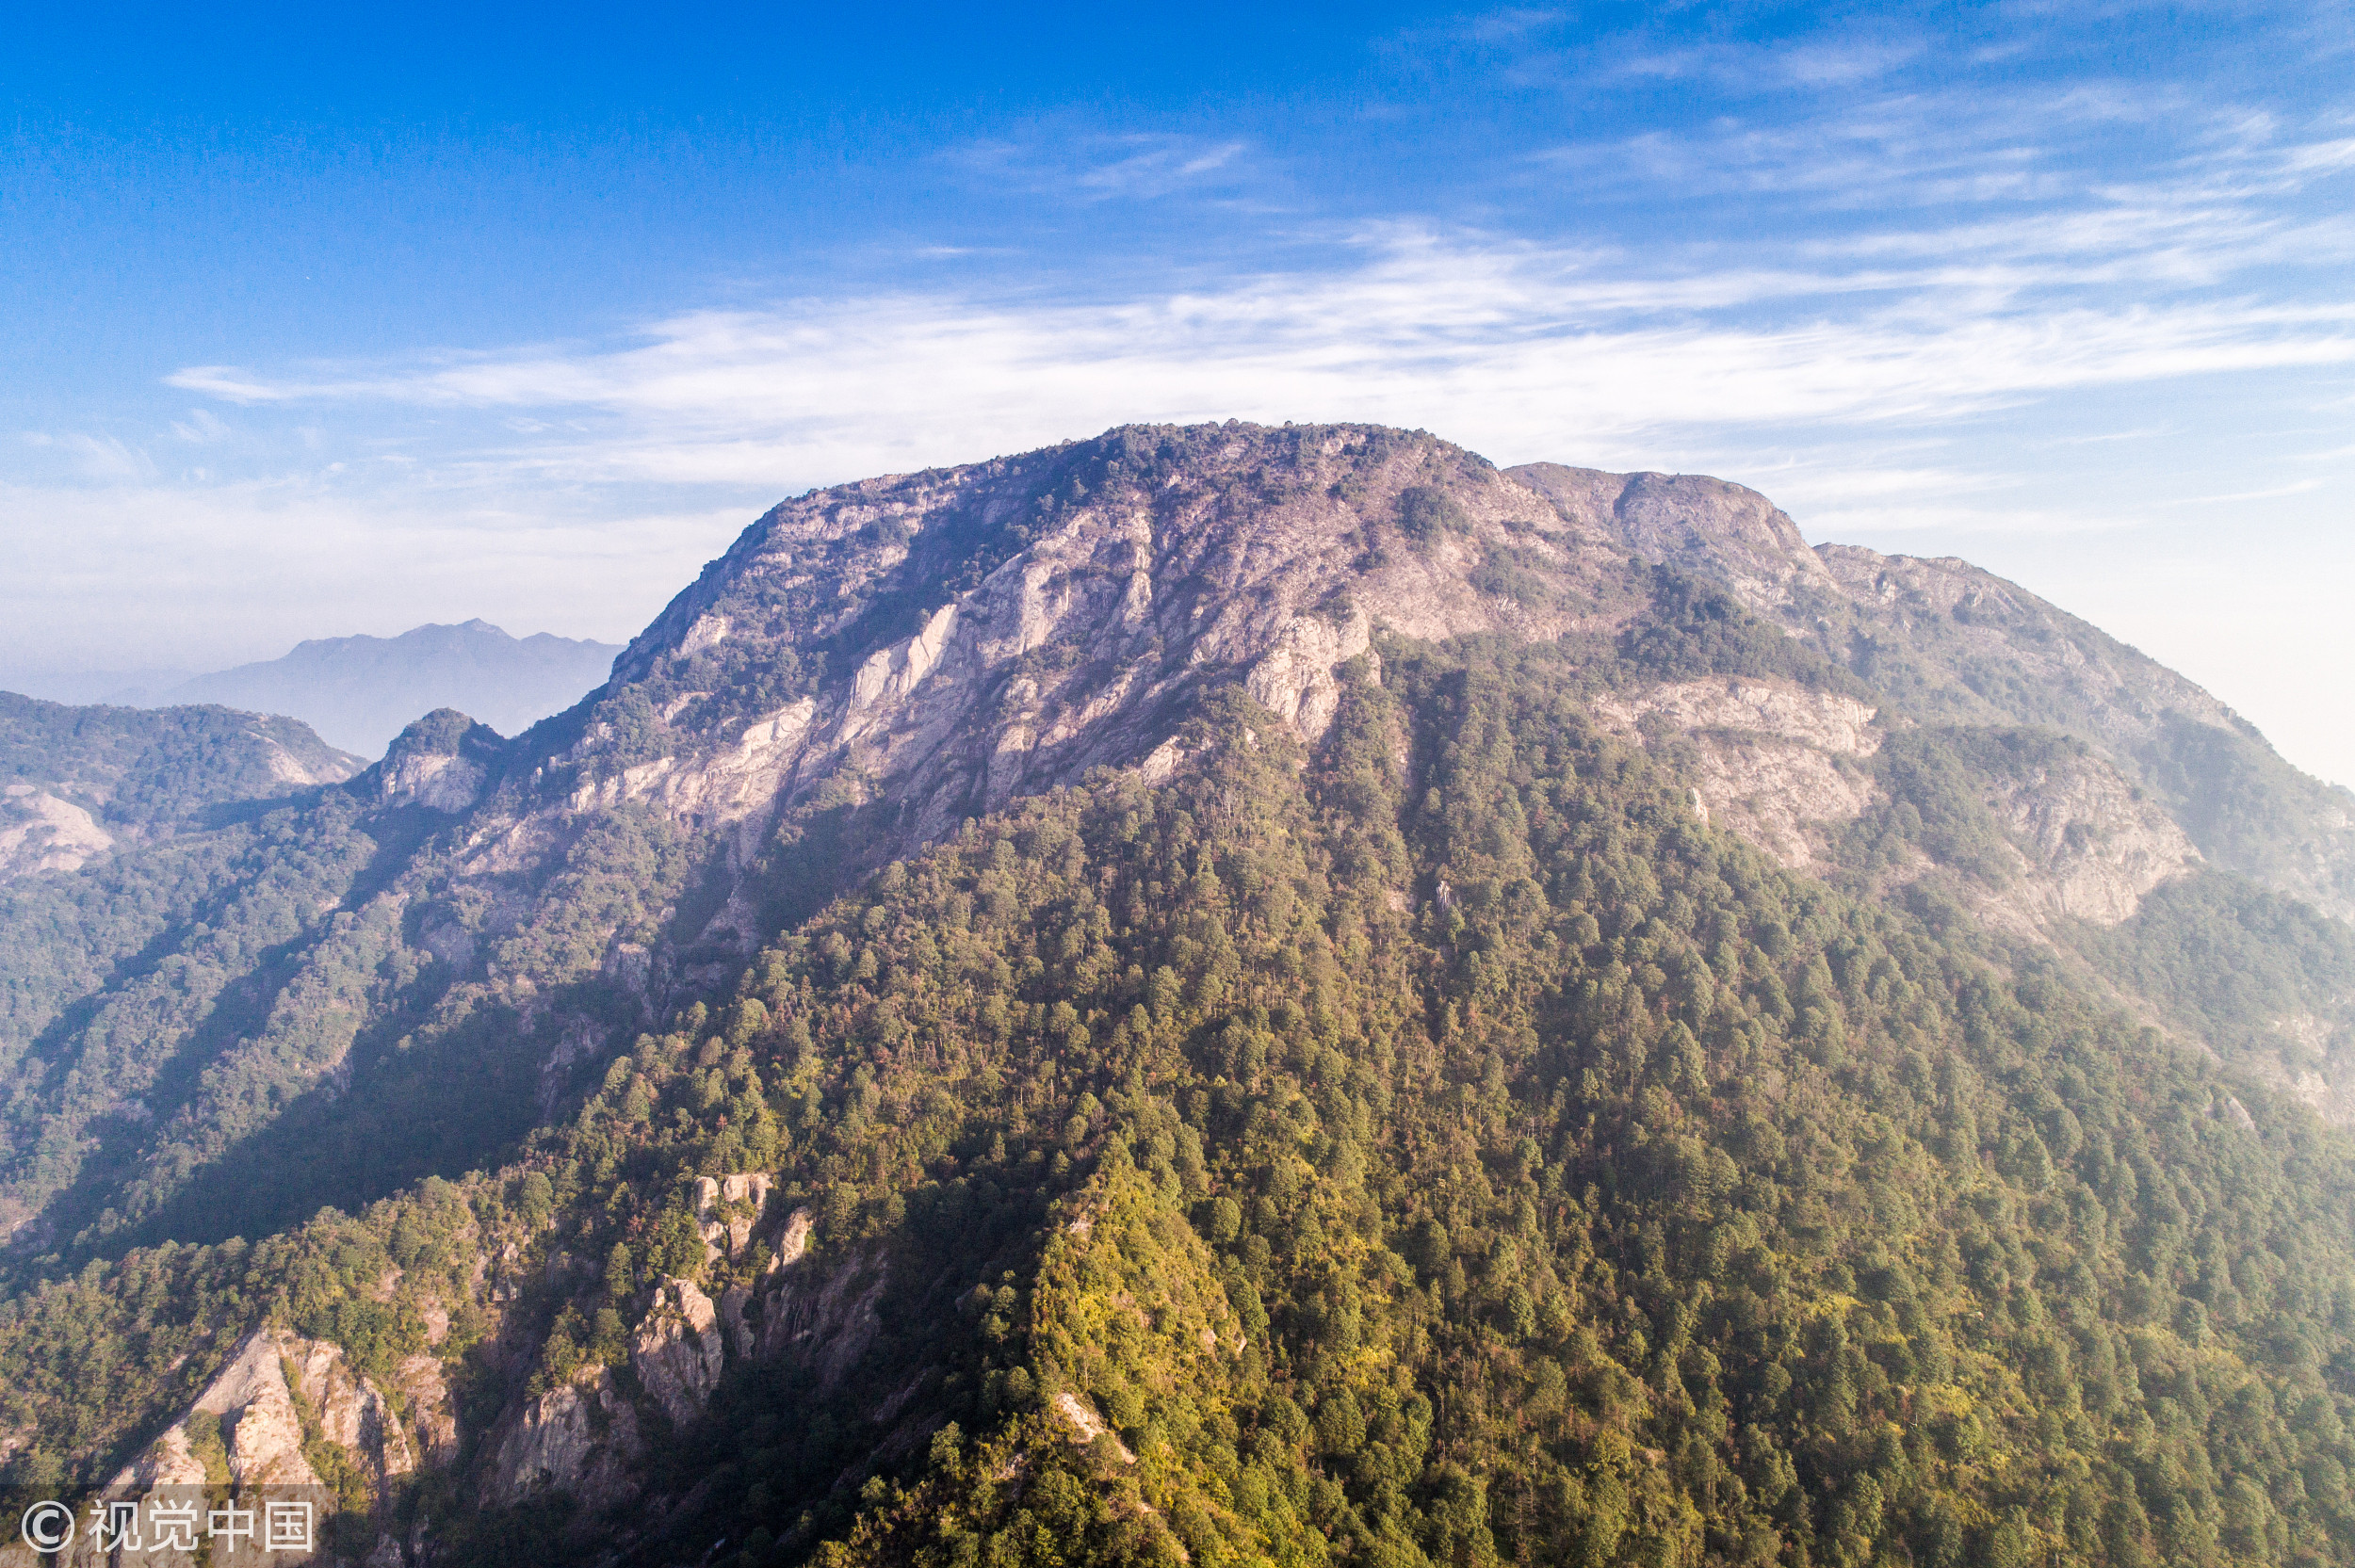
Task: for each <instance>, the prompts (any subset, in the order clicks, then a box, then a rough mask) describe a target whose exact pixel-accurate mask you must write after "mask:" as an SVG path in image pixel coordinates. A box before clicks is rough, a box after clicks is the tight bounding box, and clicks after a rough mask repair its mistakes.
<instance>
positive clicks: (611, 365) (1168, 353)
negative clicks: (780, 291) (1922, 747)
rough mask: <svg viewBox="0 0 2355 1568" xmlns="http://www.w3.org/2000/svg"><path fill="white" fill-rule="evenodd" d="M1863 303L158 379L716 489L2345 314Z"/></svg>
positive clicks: (734, 326)
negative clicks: (442, 418) (1080, 441)
mask: <svg viewBox="0 0 2355 1568" xmlns="http://www.w3.org/2000/svg"><path fill="white" fill-rule="evenodd" d="M1876 286H1877V287H1879V288H1880V289H1881V291H1882V292H1883V293H1884V294H1885V295H1886V298H1885V299H1881V300H1879V301H1877V302H1872V303H1867V304H1865V305H1863V306H1862V307H1858V306H1856V305H1854V304H1851V306H1850V308H1849V309H1847V310H1846V311H1845V312H1844V313H1842V314H1838V315H1835V314H1833V313H1831V312H1830V311H1822V312H1818V313H1814V314H1811V315H1804V316H1802V317H1800V318H1799V319H1796V320H1793V321H1790V322H1788V323H1784V324H1770V325H1753V324H1748V323H1746V322H1743V321H1741V320H1738V319H1726V318H1725V317H1726V316H1727V315H1730V313H1733V312H1735V311H1736V308H1737V307H1742V306H1750V305H1756V304H1758V303H1760V302H1762V301H1767V300H1778V301H1780V300H1787V299H1793V298H1802V297H1808V296H1824V295H1828V294H1832V293H1835V292H1849V293H1854V292H1855V291H1856V284H1855V283H1854V281H1850V282H1849V283H1847V284H1846V285H1844V287H1843V285H1840V284H1838V283H1834V282H1833V281H1831V280H1829V279H1827V278H1824V277H1821V276H1809V275H1803V274H1795V273H1790V272H1778V271H1769V270H1763V269H1761V270H1756V271H1746V272H1732V273H1728V274H1723V275H1716V276H1706V277H1700V278H1691V279H1667V280H1649V279H1644V278H1631V277H1625V276H1614V275H1611V274H1609V273H1608V272H1605V271H1603V270H1601V269H1600V267H1598V266H1597V264H1596V263H1595V261H1594V259H1593V258H1588V257H1583V256H1571V257H1567V258H1566V257H1564V256H1562V255H1561V254H1559V253H1556V252H1554V251H1550V250H1547V249H1544V248H1540V247H1535V246H1532V245H1529V244H1526V243H1519V242H1480V241H1470V240H1462V239H1456V240H1443V239H1440V238H1437V237H1435V236H1432V235H1430V234H1417V233H1411V232H1408V233H1402V232H1389V233H1386V234H1380V235H1376V236H1371V237H1368V238H1367V239H1365V240H1364V241H1362V242H1361V244H1360V245H1359V247H1358V261H1357V265H1356V266H1355V267H1351V268H1350V269H1348V270H1346V271H1341V272H1320V273H1316V274H1309V275H1263V276H1259V277H1253V278H1246V279H1238V280H1230V281H1228V282H1226V283H1225V284H1224V285H1223V286H1220V287H1216V288H1206V289H1201V290H1196V291H1189V292H1183V293H1173V294H1168V295H1164V296H1161V297H1158V298H1153V299H1135V300H1128V301H1119V302H1113V303H1108V304H1093V305H1084V306H1074V305H1066V304H1034V303H1025V302H1021V301H1015V302H1000V301H992V300H988V299H978V298H970V297H957V296H947V295H922V294H899V295H891V296H883V297H870V298H856V299H810V300H801V301H795V302H791V303H788V304H785V305H780V306H778V307H776V308H773V309H768V310H758V311H751V310H737V311H725V312H721V311H703V312H692V313H687V314H682V315H677V316H674V317H671V318H669V319H666V320H663V321H660V322H658V323H655V324H653V325H651V326H650V327H649V328H648V329H646V331H644V333H643V334H642V336H641V337H640V338H639V339H638V340H636V341H633V342H629V343H625V344H622V345H618V346H614V345H585V346H567V345H548V346H539V347H531V348H519V349H515V350H510V351H504V352H477V353H466V354H450V355H444V356H437V357H435V358H432V359H430V360H425V361H418V362H410V363H403V364H382V365H372V366H324V367H318V368H317V370H315V371H314V372H312V373H309V374H285V373H274V372H256V371H251V370H242V369H235V368H231V367H221V366H205V367H193V368H190V369H188V370H185V371H182V372H180V373H179V374H177V375H175V376H174V377H173V378H172V379H171V380H172V384H173V385H175V386H178V387H181V388H184V389H187V390H190V391H195V392H201V393H204V394H207V395H210V396H217V397H220V398H222V399H224V400H228V401H232V402H238V403H246V404H256V405H268V404H319V403H323V404H349V403H358V402H368V401H382V402H389V403H395V404H405V405H411V406H415V407H420V408H430V409H440V410H472V411H479V412H482V413H484V414H486V415H497V416H499V417H501V418H503V419H505V418H512V416H517V415H521V416H524V417H523V418H522V419H518V420H515V421H514V422H513V423H512V424H511V425H510V426H509V427H508V430H509V434H508V437H507V439H505V440H501V439H499V438H495V437H492V438H487V439H485V440H483V441H482V442H481V443H479V446H478V449H477V450H476V451H475V452H474V453H472V454H471V455H470V456H469V459H468V461H473V462H479V463H485V464H493V465H502V464H503V465H509V466H512V468H513V469H514V470H515V471H518V472H529V473H531V474H533V475H535V476H540V477H554V478H561V479H565V480H568V481H582V482H616V481H631V480H654V481H660V482H665V483H681V482H687V483H693V482H710V483H723V484H744V483H758V482H761V481H762V480H764V479H766V480H769V481H771V482H772V483H773V482H778V481H784V480H787V479H788V478H794V479H798V478H802V477H840V476H846V475H849V474H854V473H859V472H865V471H867V470H868V469H869V468H871V467H873V466H874V465H876V464H878V463H884V464H889V463H892V462H895V461H910V460H913V459H916V458H918V456H919V455H920V456H921V458H922V460H923V461H936V460H937V459H938V458H939V457H941V456H942V455H944V448H945V449H946V451H947V452H952V453H962V454H965V455H973V456H978V455H983V454H985V453H988V452H994V451H1000V450H1004V449H1007V448H1008V447H1010V446H1020V445H1031V444H1034V443H1036V442H1039V441H1044V440H1050V439H1055V438H1059V437H1064V436H1070V435H1075V434H1085V433H1092V432H1093V431H1094V430H1096V429H1097V428H1102V427H1104V426H1106V425H1108V424H1112V423H1116V422H1119V421H1122V420H1128V419H1139V420H1184V419H1197V418H1224V417H1228V416H1230V415H1240V416H1244V417H1260V418H1271V419H1283V418H1356V419H1368V420H1380V421H1388V422H1395V423H1405V424H1410V425H1421V426H1428V427H1431V428H1443V429H1447V430H1450V431H1452V432H1460V433H1461V434H1462V435H1463V436H1464V437H1465V438H1467V439H1470V440H1474V441H1476V442H1482V443H1486V445H1489V446H1491V447H1493V448H1501V450H1500V451H1499V452H1498V455H1500V456H1504V455H1511V456H1517V457H1518V456H1536V455H1539V454H1540V453H1543V452H1559V451H1562V450H1565V449H1566V448H1567V449H1572V450H1584V451H1589V452H1592V451H1596V450H1598V449H1600V450H1604V451H1609V452H1612V453H1614V454H1625V455H1631V456H1632V455H1634V454H1636V453H1637V452H1639V451H1640V450H1641V449H1642V448H1643V447H1645V446H1646V445H1649V444H1651V443H1654V442H1655V441H1656V440H1657V439H1658V438H1659V437H1660V436H1661V435H1662V434H1663V433H1664V432H1666V431H1670V430H1687V429H1691V428H1702V427H1729V428H1762V427H1793V426H1801V425H1813V426H1820V427H1827V428H1828V427H1837V426H1843V425H1846V426H1862V427H1889V426H1894V425H1902V424H1925V423H1931V422H1940V421H1950V420H1953V419H1956V418H1957V417H1961V416H1964V415H1967V414H1971V413H1973V412H1984V411H1987V410H1990V409H1996V408H2002V407H2006V406H2011V405H2016V404H2018V403H2020V402H2022V401H2025V400H2028V399H2032V398H2035V397H2038V396H2045V395H2049V394H2052V393H2055V392H2058V391H2064V390H2068V389H2074V388H2087V387H2099V386H2108V385H2117V384H2123V383H2131V382H2146V381H2153V380H2168V379H2178V378H2184V377H2193V376H2201V375H2210V374H2216V373H2220V372H2230V371H2244V370H2252V369H2278V368H2284V367H2312V366H2326V365H2344V364H2355V301H2349V302H2348V303H2346V304H2336V305H2334V304H2314V305H2295V306H2293V305H2279V304H2257V303H2251V302H2248V301H2238V300H2207V299H2184V300H2177V301H2173V302H2166V303H2159V304H2152V305H2125V306H2120V305H2111V306H2108V307H2106V308H2104V307H2100V306H2093V305H2082V304H2065V305H2045V306H2041V307H2032V308H2023V307H2022V306H2020V305H2019V304H2018V302H2017V301H2016V300H2014V299H2012V298H2011V293H2012V291H2011V290H2010V289H2009V288H2007V287H2006V286H2002V285H2001V283H2000V282H1999V283H1996V284H1992V285H1990V283H1989V281H1988V279H1987V278H1986V277H1985V276H1983V275H1982V274H1980V273H1978V272H1975V271H1973V270H1971V269H1963V270H1962V271H1960V272H1958V273H1949V272H1947V271H1946V270H1944V269H1942V268H1941V269H1937V270H1935V271H1933V272H1930V273H1928V274H1922V273H1914V274H1905V275H1898V274H1892V275H1890V276H1889V277H1888V278H1887V279H1886V280H1885V281H1879V280H1876ZM1981 294H1984V296H1985V298H1984V299H1980V298H1977V296H1979V295H1981Z"/></svg>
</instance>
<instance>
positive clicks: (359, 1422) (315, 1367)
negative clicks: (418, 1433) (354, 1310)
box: [284, 1340, 439, 1495]
mask: <svg viewBox="0 0 2355 1568" xmlns="http://www.w3.org/2000/svg"><path fill="white" fill-rule="evenodd" d="M284 1349H285V1352H286V1353H285V1358H284V1359H285V1360H286V1362H287V1363H289V1364H291V1365H292V1366H294V1368H295V1373H296V1377H297V1379H298V1381H299V1382H300V1386H301V1392H302V1395H303V1398H306V1399H307V1400H309V1401H310V1405H311V1408H312V1410H313V1411H314V1412H315V1413H316V1414H317V1418H318V1424H319V1431H320V1435H322V1436H324V1437H325V1438H326V1439H327V1440H328V1441H329V1442H331V1443H335V1444H339V1445H341V1446H342V1447H345V1448H348V1449H349V1450H350V1451H351V1452H352V1453H353V1454H354V1455H356V1456H358V1457H359V1458H360V1459H361V1461H362V1463H363V1465H364V1467H365V1469H367V1470H368V1471H369V1472H371V1474H372V1479H374V1480H375V1482H376V1486H377V1491H378V1494H379V1495H382V1493H383V1489H384V1485H385V1483H386V1482H387V1481H389V1480H391V1479H395V1478H397V1477H400V1476H405V1475H407V1474H409V1473H410V1472H411V1471H412V1470H414V1469H415V1468H416V1463H417V1462H416V1456H415V1454H414V1452H413V1451H412V1449H411V1447H410V1444H409V1436H408V1433H407V1432H405V1431H402V1430H401V1425H400V1416H399V1414H398V1413H397V1412H396V1411H395V1410H394V1409H393V1406H392V1403H391V1401H390V1400H388V1399H386V1398H385V1397H384V1395H383V1394H382V1391H381V1390H379V1389H378V1388H377V1386H376V1384H375V1383H374V1382H370V1381H369V1380H368V1379H367V1378H365V1377H362V1376H360V1375H358V1374H356V1373H354V1372H353V1371H352V1370H351V1369H350V1367H349V1366H347V1365H346V1364H345V1361H344V1353H343V1351H342V1350H338V1349H337V1348H336V1347H334V1346H333V1345H326V1344H321V1343H319V1342H317V1341H315V1340H313V1341H293V1342H289V1343H288V1344H287V1345H286V1346H285V1347H284ZM418 1359H429V1358H422V1357H421V1358H418ZM435 1381H436V1382H437V1383H438V1382H439V1375H438V1369H437V1372H436V1378H435Z"/></svg>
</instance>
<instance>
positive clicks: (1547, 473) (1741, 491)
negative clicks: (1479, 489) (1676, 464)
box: [1506, 462, 1832, 606]
mask: <svg viewBox="0 0 2355 1568" xmlns="http://www.w3.org/2000/svg"><path fill="white" fill-rule="evenodd" d="M1506 472H1507V473H1508V474H1509V475H1511V477H1514V478H1515V479H1518V480H1519V481H1520V482H1521V483H1522V484H1524V485H1527V486H1528V487H1529V488H1530V489H1532V490H1534V491H1535V492H1537V493H1539V494H1541V495H1543V496H1545V497H1546V498H1547V499H1548V500H1549V501H1551V502H1552V503H1553V504H1554V506H1556V507H1557V508H1559V509H1561V511H1562V513H1563V515H1564V516H1565V517H1567V518H1570V519H1574V520H1575V521H1577V522H1578V523H1580V524H1582V525H1585V526H1587V527H1590V528H1593V529H1594V530H1596V531H1597V532H1599V533H1601V534H1604V535H1606V536H1609V537H1613V538H1616V539H1617V540H1619V541H1620V542H1623V543H1625V544H1626V545H1627V546H1628V547H1629V548H1630V549H1632V550H1633V551H1634V552H1635V553H1636V554H1637V555H1639V556H1641V557H1643V558H1645V559H1646V560H1654V561H1659V562H1662V563H1663V564H1665V565H1668V566H1673V567H1676V568H1678V569H1679V570H1681V571H1684V572H1694V573H1699V574H1703V575H1707V576H1711V577H1715V578H1718V579H1719V580H1721V581H1724V582H1726V583H1727V584H1729V585H1730V587H1732V588H1733V589H1734V590H1735V591H1737V592H1738V593H1740V594H1741V596H1742V597H1743V599H1744V600H1745V601H1746V602H1748V603H1750V604H1753V605H1757V606H1783V605H1789V604H1791V603H1793V602H1794V600H1795V597H1797V595H1798V594H1799V593H1800V592H1801V591H1802V590H1806V589H1818V590H1822V589H1828V588H1830V587H1831V586H1832V577H1831V574H1830V573H1829V572H1828V571H1827V570H1826V569H1825V566H1824V563H1823V562H1822V561H1820V560H1818V559H1817V558H1816V557H1815V555H1814V553H1813V552H1812V551H1811V550H1809V548H1808V547H1807V541H1806V540H1804V539H1802V538H1800V537H1799V528H1798V525H1797V524H1795V523H1794V522H1792V521H1791V519H1790V518H1789V517H1788V516H1786V515H1784V513H1783V511H1782V509H1781V508H1779V507H1778V506H1776V505H1775V504H1774V503H1773V502H1772V501H1769V500H1767V499H1766V497H1765V496H1763V495H1761V494H1760V493H1758V492H1756V491H1754V490H1751V489H1749V488H1747V487H1746V486H1744V485H1737V484H1730V483H1728V482H1727V481H1726V480H1724V479H1713V478H1709V477H1706V476H1703V475H1699V474H1604V473H1600V472H1599V471H1597V470H1595V469H1592V468H1566V467H1564V466H1563V465H1562V464H1560V463H1557V462H1530V463H1523V464H1521V465H1520V466H1519V467H1518V468H1512V469H1508V470H1506Z"/></svg>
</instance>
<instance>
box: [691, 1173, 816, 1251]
mask: <svg viewBox="0 0 2355 1568" xmlns="http://www.w3.org/2000/svg"><path fill="white" fill-rule="evenodd" d="M775 1185H776V1178H775V1177H774V1176H771V1175H770V1174H769V1173H768V1172H765V1171H756V1172H746V1173H743V1174H739V1175H733V1176H719V1177H713V1176H704V1177H701V1178H699V1179H698V1180H697V1181H696V1184H695V1188H696V1196H695V1222H696V1225H697V1227H698V1228H699V1229H700V1230H701V1231H702V1233H703V1238H704V1248H705V1254H706V1256H707V1259H709V1260H712V1261H716V1260H718V1259H720V1258H722V1257H731V1258H733V1257H739V1256H741V1255H742V1253H743V1252H744V1249H745V1248H746V1247H748V1246H750V1245H751V1244H752V1239H753V1230H754V1227H755V1226H756V1225H758V1224H759V1223H760V1218H761V1211H762V1210H763V1209H764V1208H765V1207H766V1206H767V1205H768V1203H769V1192H770V1189H771V1188H773V1187H774V1186H775ZM804 1234H806V1225H804Z"/></svg>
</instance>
